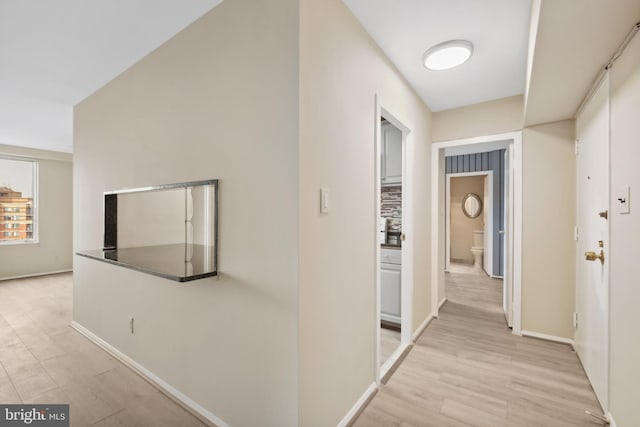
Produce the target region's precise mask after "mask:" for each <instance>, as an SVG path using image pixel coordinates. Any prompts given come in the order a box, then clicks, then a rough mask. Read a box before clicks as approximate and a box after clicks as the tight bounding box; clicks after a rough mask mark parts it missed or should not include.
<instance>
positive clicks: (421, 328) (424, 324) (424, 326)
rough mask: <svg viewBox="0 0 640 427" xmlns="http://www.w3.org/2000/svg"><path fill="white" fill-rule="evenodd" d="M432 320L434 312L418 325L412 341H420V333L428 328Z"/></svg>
mask: <svg viewBox="0 0 640 427" xmlns="http://www.w3.org/2000/svg"><path fill="white" fill-rule="evenodd" d="M432 320H433V315H432V314H430V315H428V316H427V318H426V319H424V321H423V322H422V323H421V324H420V326H418V329H416V330H415V332H414V333H413V337H412V339H411V342H414V343H415V342H416V341H418V338H420V335H422V333H423V332H424V330H425V329H427V326H429V324H430V323H431V321H432Z"/></svg>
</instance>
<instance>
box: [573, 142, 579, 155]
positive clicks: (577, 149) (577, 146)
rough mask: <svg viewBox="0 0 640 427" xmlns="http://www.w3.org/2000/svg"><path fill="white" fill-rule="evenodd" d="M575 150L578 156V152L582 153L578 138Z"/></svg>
mask: <svg viewBox="0 0 640 427" xmlns="http://www.w3.org/2000/svg"><path fill="white" fill-rule="evenodd" d="M573 151H574V153H575V155H576V156H577V155H578V154H580V140H579V139H576V142H575V145H574V148H573Z"/></svg>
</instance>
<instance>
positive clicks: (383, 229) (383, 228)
mask: <svg viewBox="0 0 640 427" xmlns="http://www.w3.org/2000/svg"><path fill="white" fill-rule="evenodd" d="M378 230H379V231H380V243H381V244H383V245H384V244H385V243H387V218H382V217H380V218H378Z"/></svg>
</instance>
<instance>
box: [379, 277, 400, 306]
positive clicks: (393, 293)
mask: <svg viewBox="0 0 640 427" xmlns="http://www.w3.org/2000/svg"><path fill="white" fill-rule="evenodd" d="M380 311H381V312H382V313H384V314H390V315H392V316H398V317H400V270H389V269H386V268H382V269H380Z"/></svg>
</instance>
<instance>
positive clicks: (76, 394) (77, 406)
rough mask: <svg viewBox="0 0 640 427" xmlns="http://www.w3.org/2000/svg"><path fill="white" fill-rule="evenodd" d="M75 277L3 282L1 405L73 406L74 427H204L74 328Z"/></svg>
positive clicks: (0, 283)
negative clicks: (72, 321) (72, 322)
mask: <svg viewBox="0 0 640 427" xmlns="http://www.w3.org/2000/svg"><path fill="white" fill-rule="evenodd" d="M71 312H72V277H71V274H57V275H51V276H43V277H37V278H30V279H18V280H8V281H0V402H2V403H51V404H53V403H68V404H70V412H71V414H70V420H71V425H72V426H74V427H75V426H96V427H107V426H109V427H121V426H154V427H155V426H167V427H174V426H184V427H191V426H202V425H204V424H202V423H201V422H200V421H199V420H198V419H197V418H195V417H194V416H193V415H191V414H190V413H188V412H187V411H185V410H184V409H183V408H181V407H180V406H178V405H177V404H176V403H174V402H173V401H172V400H171V399H169V398H168V397H166V396H165V395H164V394H162V393H160V392H159V391H158V390H157V389H156V388H154V387H153V386H151V385H150V384H149V383H147V382H146V381H144V380H143V379H142V378H140V377H139V376H138V375H136V374H135V373H134V372H133V371H131V370H130V369H128V368H127V367H125V366H124V365H123V364H121V363H120V362H118V361H117V360H115V359H113V358H112V357H111V356H110V355H109V354H107V353H106V352H104V351H103V350H102V349H100V348H99V347H98V346H96V345H95V344H93V343H91V342H90V341H89V340H87V339H86V338H84V337H83V336H82V335H80V334H79V333H78V332H76V331H75V330H73V329H71V328H70V327H69V323H70V322H71Z"/></svg>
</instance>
